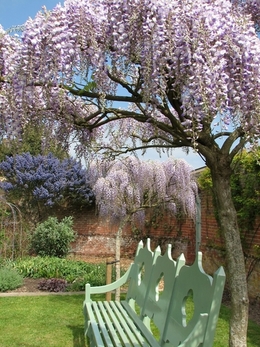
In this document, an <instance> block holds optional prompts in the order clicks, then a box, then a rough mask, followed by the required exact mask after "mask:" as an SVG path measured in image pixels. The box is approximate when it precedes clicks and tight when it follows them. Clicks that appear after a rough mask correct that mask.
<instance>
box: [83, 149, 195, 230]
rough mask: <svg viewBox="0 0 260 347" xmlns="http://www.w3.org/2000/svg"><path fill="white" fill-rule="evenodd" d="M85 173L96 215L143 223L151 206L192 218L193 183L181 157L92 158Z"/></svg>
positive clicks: (190, 172) (193, 216)
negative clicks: (95, 207) (87, 176)
mask: <svg viewBox="0 0 260 347" xmlns="http://www.w3.org/2000/svg"><path fill="white" fill-rule="evenodd" d="M88 174H89V177H90V186H91V187H92V189H93V192H94V194H95V201H96V204H97V207H98V210H99V214H100V215H101V216H103V217H106V218H108V219H109V220H110V221H112V222H115V221H116V222H120V221H121V220H123V219H124V218H127V220H133V221H136V222H139V223H144V221H145V211H146V210H147V209H153V208H160V209H161V211H162V212H163V211H168V212H170V213H172V214H173V215H177V214H178V213H182V214H183V215H186V216H188V217H190V218H193V219H195V214H196V201H195V200H196V195H197V185H196V182H195V179H194V175H192V169H191V167H190V166H189V165H188V164H187V162H185V161H184V160H176V159H173V158H172V157H171V158H169V159H168V160H166V161H165V162H159V161H143V160H139V159H138V158H136V157H133V156H130V157H127V158H122V159H118V160H112V161H111V160H104V159H103V160H102V161H100V160H93V161H92V162H91V163H90V166H89V169H88Z"/></svg>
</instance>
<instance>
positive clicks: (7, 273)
mask: <svg viewBox="0 0 260 347" xmlns="http://www.w3.org/2000/svg"><path fill="white" fill-rule="evenodd" d="M22 284H23V276H22V275H21V274H19V273H18V272H17V271H16V270H15V269H12V268H10V267H8V266H4V267H2V268H0V292H6V291H7V290H13V289H16V288H18V287H20V286H21V285H22Z"/></svg>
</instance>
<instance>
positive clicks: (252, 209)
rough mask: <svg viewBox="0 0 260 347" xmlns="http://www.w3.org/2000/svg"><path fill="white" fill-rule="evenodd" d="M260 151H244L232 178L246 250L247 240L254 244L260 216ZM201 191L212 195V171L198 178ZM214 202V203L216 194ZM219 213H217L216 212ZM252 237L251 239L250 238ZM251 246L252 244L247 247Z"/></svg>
mask: <svg viewBox="0 0 260 347" xmlns="http://www.w3.org/2000/svg"><path fill="white" fill-rule="evenodd" d="M259 156H260V149H258V150H257V152H248V151H246V150H244V151H243V152H241V153H240V154H239V155H237V156H236V157H235V158H234V161H233V165H232V166H233V173H232V176H231V191H232V197H233V201H234V205H235V208H236V211H237V216H238V223H239V228H240V232H241V236H242V239H243V240H244V242H243V246H244V250H246V249H245V248H246V242H245V238H246V235H247V240H250V239H251V238H252V239H251V243H252V242H253V238H254V230H255V228H258V226H257V225H256V218H257V217H259V216H260V204H259V198H260V162H259ZM198 184H199V186H200V188H201V189H204V190H206V191H208V192H210V193H212V178H211V174H210V170H209V169H207V168H205V170H204V171H203V172H202V173H201V174H200V176H199V178H198ZM212 196H213V201H214V194H213V195H212ZM216 213H217V211H216ZM216 217H217V218H218V216H216ZM250 235H251V238H250V237H249V236H250ZM247 246H251V244H249V245H247Z"/></svg>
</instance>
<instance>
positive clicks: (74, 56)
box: [0, 0, 260, 347]
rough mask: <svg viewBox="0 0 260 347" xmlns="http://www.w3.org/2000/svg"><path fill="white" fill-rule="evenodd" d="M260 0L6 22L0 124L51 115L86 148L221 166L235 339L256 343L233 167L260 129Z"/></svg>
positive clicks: (6, 130) (176, 3) (136, 2)
mask: <svg viewBox="0 0 260 347" xmlns="http://www.w3.org/2000/svg"><path fill="white" fill-rule="evenodd" d="M259 8H260V6H259V0H245V1H242V0H241V1H239V0H232V1H229V0H198V1H192V0H183V1H180V0H171V1H169V0H129V1H125V0H81V1H78V0H65V1H64V5H60V4H59V5H57V6H56V7H55V8H54V9H53V11H48V10H47V9H45V10H43V11H41V12H39V13H38V14H37V15H36V17H35V18H33V19H29V20H28V21H27V22H26V23H25V25H24V31H23V32H22V35H21V36H20V37H16V36H10V35H8V34H7V33H6V32H4V30H3V29H2V28H0V124H1V136H2V137H6V138H8V137H9V138H14V137H15V138H19V136H21V134H22V132H23V128H24V125H26V124H27V122H28V121H29V120H30V121H32V122H33V121H34V120H37V122H39V120H42V121H43V122H44V121H45V119H48V122H51V121H52V122H53V123H54V124H55V125H56V127H54V128H55V129H57V133H56V136H57V138H61V139H62V138H64V137H62V136H59V133H62V132H66V133H69V134H71V136H68V137H67V139H68V141H69V140H70V139H71V137H72V136H73V138H75V140H76V141H77V144H78V146H77V151H78V152H79V153H82V152H84V150H88V151H90V150H92V151H93V150H94V151H95V152H97V151H101V152H102V153H103V154H109V155H111V153H112V155H117V154H120V153H127V152H131V151H132V150H136V149H143V150H146V149H147V148H151V147H156V148H157V150H163V151H170V150H171V149H172V148H175V147H185V148H187V149H189V148H192V149H194V150H195V151H197V153H199V154H200V155H201V157H202V158H203V159H204V160H205V163H206V165H207V166H208V167H209V168H210V170H211V174H212V182H213V191H214V198H215V202H216V208H217V210H218V221H219V228H220V230H221V233H222V235H223V238H224V243H225V247H226V264H227V267H228V274H229V285H230V289H231V298H232V299H231V303H232V315H231V316H232V317H231V323H230V346H232V347H234V346H236V347H240V346H243V347H244V346H246V330H247V317H248V294H247V283H246V270H245V263H244V257H243V252H242V246H241V239H240V233H239V227H238V223H237V216H236V211H235V208H234V204H233V202H232V196H231V189H230V177H231V173H232V165H231V164H232V160H233V158H234V156H235V155H236V154H238V153H239V151H241V149H242V148H243V147H244V146H245V145H246V144H247V143H250V145H257V144H258V139H259V135H260V126H259V124H260V122H259V115H260V40H259V36H258V32H257V30H258V31H259V13H260V11H259Z"/></svg>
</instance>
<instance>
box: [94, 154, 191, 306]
mask: <svg viewBox="0 0 260 347" xmlns="http://www.w3.org/2000/svg"><path fill="white" fill-rule="evenodd" d="M88 172H89V177H90V186H91V187H92V189H93V192H94V194H95V201H96V205H97V207H98V212H99V214H100V216H102V217H105V219H107V220H108V221H109V222H110V223H116V225H117V226H118V231H117V234H116V251H115V257H116V260H117V261H119V260H120V245H121V236H122V232H123V230H124V228H125V226H126V224H127V223H129V222H131V223H132V224H133V225H135V226H143V225H144V222H145V219H146V218H147V215H146V211H147V210H149V211H151V210H153V209H155V208H156V209H158V208H159V209H160V210H161V213H163V212H165V211H167V212H168V213H171V214H172V215H173V216H176V215H178V214H181V213H182V214H183V215H186V216H187V217H190V218H193V219H194V218H195V214H196V196H197V185H196V182H195V180H194V175H192V171H191V167H190V166H189V165H188V164H187V163H186V162H185V161H184V160H174V159H173V158H169V159H168V160H167V161H165V162H157V161H141V160H139V159H138V158H136V157H133V156H130V157H127V158H122V159H117V160H111V159H107V160H104V159H103V160H93V161H92V162H91V163H90V166H89V170H88ZM116 273H117V279H118V278H119V277H120V263H119V262H118V263H116ZM119 293H120V292H117V295H116V298H117V299H118V300H119Z"/></svg>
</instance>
